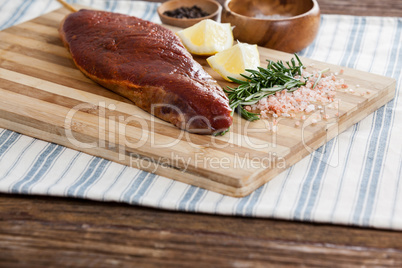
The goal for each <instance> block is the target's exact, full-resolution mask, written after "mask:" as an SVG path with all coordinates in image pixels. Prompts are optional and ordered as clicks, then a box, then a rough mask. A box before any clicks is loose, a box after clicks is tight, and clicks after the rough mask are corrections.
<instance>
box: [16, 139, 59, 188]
mask: <svg viewBox="0 0 402 268" xmlns="http://www.w3.org/2000/svg"><path fill="white" fill-rule="evenodd" d="M64 149H65V147H62V146H60V145H56V144H53V143H49V144H48V145H46V146H45V148H44V149H43V150H42V152H41V153H40V154H39V155H38V156H37V157H36V159H35V161H34V162H33V163H32V164H31V165H30V168H29V169H28V170H27V172H26V173H25V175H24V176H23V177H22V178H21V179H20V180H18V182H16V183H14V185H12V186H11V187H10V192H11V193H24V194H25V193H28V187H29V186H30V185H31V182H36V181H38V180H39V179H40V178H42V176H44V175H46V173H47V171H48V169H49V168H50V167H51V166H52V164H53V162H54V161H55V160H56V159H57V156H58V155H59V154H60V153H61V152H62V151H63V150H64Z"/></svg>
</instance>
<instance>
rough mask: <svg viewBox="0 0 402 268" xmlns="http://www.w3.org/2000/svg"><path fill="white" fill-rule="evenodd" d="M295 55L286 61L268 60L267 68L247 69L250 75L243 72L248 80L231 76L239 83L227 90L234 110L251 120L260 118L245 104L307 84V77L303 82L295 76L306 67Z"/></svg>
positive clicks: (291, 90)
mask: <svg viewBox="0 0 402 268" xmlns="http://www.w3.org/2000/svg"><path fill="white" fill-rule="evenodd" d="M294 56H295V58H292V59H291V60H290V61H287V62H285V63H283V61H280V60H279V61H277V62H274V61H272V60H267V62H268V63H267V67H266V68H263V67H258V69H257V70H250V69H247V70H246V71H247V72H248V75H246V74H241V76H242V77H243V78H245V80H246V81H242V80H239V79H236V78H233V77H229V79H230V80H231V81H233V82H235V83H237V84H239V86H238V87H236V88H231V87H227V89H226V90H225V92H226V93H227V94H228V98H229V105H230V107H231V108H232V109H233V112H234V111H235V110H237V111H238V113H240V114H241V116H242V117H244V118H245V119H247V120H250V121H254V120H258V119H259V116H258V114H256V113H252V112H249V111H247V110H246V109H244V107H243V106H245V105H253V104H255V103H257V102H258V101H259V100H261V99H262V98H265V97H267V96H269V95H272V94H275V93H277V92H280V91H282V90H287V91H288V92H293V91H294V90H296V89H297V88H298V87H300V86H302V85H305V83H306V81H307V79H304V80H303V82H302V81H300V79H296V78H294V77H295V76H296V75H301V74H302V71H303V69H304V68H305V67H304V65H303V63H302V62H301V61H300V58H299V57H298V56H297V55H296V54H294ZM295 59H296V60H295Z"/></svg>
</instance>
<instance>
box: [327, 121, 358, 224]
mask: <svg viewBox="0 0 402 268" xmlns="http://www.w3.org/2000/svg"><path fill="white" fill-rule="evenodd" d="M359 126H360V124H359V123H357V124H355V125H353V127H352V134H351V138H350V139H349V143H348V147H347V149H346V152H347V153H346V158H345V160H344V162H343V166H342V174H341V176H340V181H339V185H338V187H337V193H336V198H335V201H334V202H333V206H332V209H331V216H330V222H333V220H334V215H335V211H336V208H337V205H338V201H339V197H340V195H341V192H342V191H341V190H342V189H343V183H344V180H345V177H346V171H347V170H348V169H349V164H350V163H351V161H349V157H350V155H351V152H352V148H353V145H354V141H355V137H356V133H357V132H358V129H359Z"/></svg>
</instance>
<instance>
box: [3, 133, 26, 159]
mask: <svg viewBox="0 0 402 268" xmlns="http://www.w3.org/2000/svg"><path fill="white" fill-rule="evenodd" d="M20 138H21V134H18V133H17V132H13V131H11V130H6V131H5V132H4V133H3V135H1V137H0V144H1V146H0V156H3V155H4V154H5V153H6V152H7V151H8V150H9V149H10V147H11V146H12V145H13V144H14V143H15V142H16V141H17V140H18V139H20Z"/></svg>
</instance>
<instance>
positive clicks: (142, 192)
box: [129, 173, 157, 204]
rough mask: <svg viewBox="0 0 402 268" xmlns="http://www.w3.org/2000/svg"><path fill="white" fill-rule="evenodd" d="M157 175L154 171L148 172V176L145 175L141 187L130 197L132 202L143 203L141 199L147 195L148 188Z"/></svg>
mask: <svg viewBox="0 0 402 268" xmlns="http://www.w3.org/2000/svg"><path fill="white" fill-rule="evenodd" d="M156 177H157V175H155V174H153V173H148V174H147V176H145V177H144V179H143V182H142V183H141V185H140V187H139V188H138V189H136V190H135V191H134V192H133V194H132V195H131V197H130V198H129V203H130V204H141V199H142V198H143V197H144V196H145V194H146V192H147V191H148V189H149V188H150V187H151V185H152V184H153V183H154V182H155V178H156Z"/></svg>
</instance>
